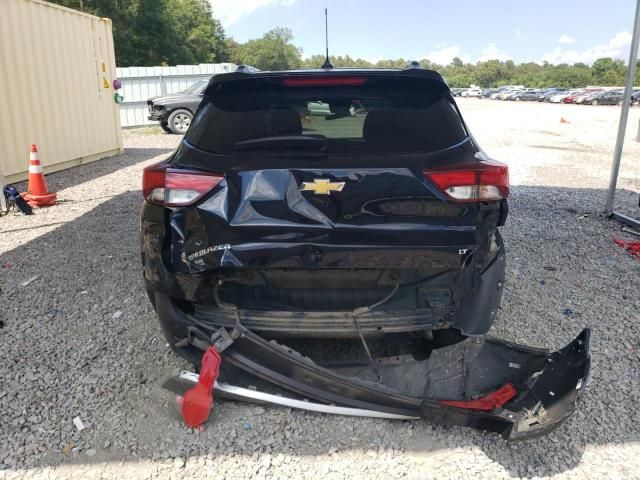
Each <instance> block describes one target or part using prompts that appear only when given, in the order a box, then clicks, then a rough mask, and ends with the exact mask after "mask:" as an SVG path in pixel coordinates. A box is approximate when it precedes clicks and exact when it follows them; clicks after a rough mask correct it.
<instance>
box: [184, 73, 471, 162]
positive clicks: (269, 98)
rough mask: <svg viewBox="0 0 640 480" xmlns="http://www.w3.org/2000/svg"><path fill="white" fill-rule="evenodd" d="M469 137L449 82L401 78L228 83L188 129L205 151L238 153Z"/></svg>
mask: <svg viewBox="0 0 640 480" xmlns="http://www.w3.org/2000/svg"><path fill="white" fill-rule="evenodd" d="M465 137H466V132H465V130H464V127H463V124H462V121H461V119H460V117H459V115H458V113H457V111H456V109H455V107H454V105H453V103H452V102H451V100H450V98H449V96H448V94H447V93H446V89H444V87H442V86H441V85H437V84H434V83H432V82H428V81H424V80H416V79H397V78H394V79H385V78H378V79H372V80H369V81H367V82H365V83H364V84H363V85H354V86H285V85H282V84H281V83H279V81H278V80H266V79H251V80H241V81H237V82H229V83H223V84H221V85H220V86H219V87H218V90H217V92H216V93H215V95H213V96H211V97H205V100H204V102H203V103H202V104H201V106H200V109H199V110H198V113H197V114H196V117H195V119H194V122H193V124H192V125H191V128H190V129H189V132H188V133H187V141H188V142H189V143H191V144H192V145H194V146H196V147H198V148H200V149H202V150H206V151H209V152H216V153H239V154H243V153H244V154H255V153H256V152H259V153H261V154H279V153H285V152H294V153H299V154H316V155H317V154H318V153H322V154H332V155H340V154H377V153H381V154H385V153H409V152H433V151H437V150H442V149H444V148H447V147H450V146H452V145H455V144H457V143H459V142H460V141H462V140H463V139H464V138H465Z"/></svg>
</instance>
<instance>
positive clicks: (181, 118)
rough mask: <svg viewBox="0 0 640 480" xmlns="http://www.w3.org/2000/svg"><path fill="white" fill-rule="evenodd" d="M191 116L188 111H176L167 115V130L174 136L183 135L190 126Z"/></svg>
mask: <svg viewBox="0 0 640 480" xmlns="http://www.w3.org/2000/svg"><path fill="white" fill-rule="evenodd" d="M192 119H193V115H192V114H191V112H190V111H189V110H184V109H178V110H174V111H173V112H171V115H169V121H168V123H169V129H170V130H171V131H172V132H173V133H175V134H176V135H184V134H185V133H187V130H188V129H189V125H191V120H192Z"/></svg>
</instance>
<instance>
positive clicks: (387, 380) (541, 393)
mask: <svg viewBox="0 0 640 480" xmlns="http://www.w3.org/2000/svg"><path fill="white" fill-rule="evenodd" d="M191 334H192V337H191V339H190V340H191V344H192V345H197V346H198V347H199V348H206V346H207V345H208V344H210V343H211V344H214V343H215V342H213V341H212V337H209V336H207V334H205V333H204V332H203V331H201V330H198V329H197V328H192V329H191ZM589 336H590V331H589V329H585V330H583V331H582V332H581V333H580V335H578V337H576V339H575V340H573V341H572V342H571V343H569V344H568V345H567V346H566V347H564V348H562V349H561V350H558V351H555V352H549V351H547V350H544V349H537V348H532V347H527V346H522V345H517V344H514V343H511V342H507V341H504V340H500V339H497V338H492V337H486V338H484V339H479V338H468V339H466V340H464V341H462V342H459V343H457V344H454V345H450V346H447V347H443V348H440V349H436V350H433V351H432V352H431V354H430V355H429V356H428V357H427V358H426V359H424V360H416V359H414V358H412V357H411V356H404V357H403V356H400V357H392V358H378V359H376V361H375V363H374V364H373V365H367V366H359V367H358V366H355V367H354V366H345V367H333V368H331V369H329V368H324V367H322V366H319V365H317V364H316V363H314V362H313V361H312V360H311V359H309V358H307V357H305V356H303V355H301V354H300V353H298V352H296V351H294V350H292V349H290V348H289V347H287V346H284V345H281V344H279V343H276V342H274V341H267V340H265V339H263V338H262V337H260V336H258V335H256V334H254V333H252V332H250V331H248V330H244V329H242V330H241V333H240V336H239V337H238V338H236V339H235V340H234V341H233V343H231V345H230V346H228V347H227V348H225V349H224V351H223V352H222V355H223V365H225V364H226V365H228V366H231V367H232V368H235V369H236V371H238V369H239V371H242V372H243V373H245V374H248V375H247V376H246V378H248V379H249V380H246V378H245V381H246V385H238V386H231V385H227V384H224V383H221V384H217V386H216V387H217V388H216V391H217V394H218V395H220V396H222V397H227V398H232V399H236V400H247V401H253V402H255V401H258V402H263V403H272V404H281V405H287V406H292V407H294V408H296V407H299V406H300V405H299V404H297V403H296V402H299V401H300V400H305V401H306V400H308V399H311V400H313V401H315V402H319V403H311V402H309V403H306V404H305V407H306V408H305V409H307V410H316V411H323V412H329V413H339V414H345V415H359V416H363V415H364V416H367V412H369V414H370V415H369V416H374V417H386V418H405V419H410V418H420V417H422V418H425V419H426V420H428V421H431V422H433V423H438V424H444V425H461V426H468V427H472V428H476V429H479V430H482V431H487V432H495V433H499V434H500V435H502V436H503V437H504V438H506V439H513V440H515V439H525V438H531V437H536V436H539V435H543V434H545V433H548V432H549V431H550V430H552V429H554V428H555V427H557V426H558V425H559V424H560V423H562V421H564V420H565V419H566V418H567V417H568V416H570V415H571V413H573V411H574V410H575V408H576V403H577V401H578V398H579V397H580V395H581V393H582V392H583V390H584V388H585V386H586V383H587V379H588V374H589V365H590V356H589ZM237 378H242V376H240V377H235V376H234V380H236V379H237ZM194 379H195V381H197V375H195V376H194V375H183V376H182V377H181V380H177V379H171V380H169V381H168V382H167V384H166V385H165V386H166V387H167V388H168V389H170V390H172V391H175V392H176V393H183V391H184V389H185V388H187V387H188V386H190V385H192V384H193V383H192V382H193V381H194ZM256 385H262V386H263V387H262V388H264V386H265V385H271V386H274V387H275V388H277V389H278V396H274V395H271V394H268V393H261V392H260V391H258V392H256ZM251 392H253V393H251ZM282 392H285V393H284V394H283V393H282ZM289 397H291V398H289ZM327 405H329V406H334V407H333V410H332V409H331V408H328V407H327Z"/></svg>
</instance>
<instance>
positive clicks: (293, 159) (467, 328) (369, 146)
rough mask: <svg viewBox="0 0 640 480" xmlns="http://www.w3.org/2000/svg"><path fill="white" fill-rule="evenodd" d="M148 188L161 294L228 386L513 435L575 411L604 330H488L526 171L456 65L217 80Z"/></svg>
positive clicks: (179, 340)
mask: <svg viewBox="0 0 640 480" xmlns="http://www.w3.org/2000/svg"><path fill="white" fill-rule="evenodd" d="M143 184H144V185H143V195H144V198H145V202H144V205H143V209H142V221H141V246H142V263H143V271H144V281H145V287H146V290H147V292H148V294H149V297H150V299H151V302H152V304H153V306H154V308H155V310H156V312H157V315H158V318H159V320H160V324H161V326H162V328H163V330H164V332H165V335H166V337H167V339H168V341H169V343H170V345H171V346H172V348H173V349H174V350H175V351H176V352H177V353H178V354H180V355H181V356H183V357H184V358H186V359H187V360H189V361H190V362H191V363H193V365H194V366H195V368H196V369H199V368H200V367H201V361H202V355H203V351H205V350H207V349H208V348H211V346H212V345H213V346H214V347H215V349H216V350H217V351H220V352H221V354H222V360H223V361H222V365H221V371H220V377H219V379H218V382H217V383H216V390H217V391H218V393H219V394H220V395H222V396H227V397H230V398H242V399H250V400H253V401H261V402H266V403H280V404H287V402H289V406H291V405H293V404H295V405H296V406H300V405H298V403H295V402H299V403H304V404H305V405H306V406H305V407H302V408H309V406H310V405H317V408H316V409H317V410H319V411H333V412H334V413H345V414H361V415H371V416H383V417H385V416H386V417H389V418H420V417H423V418H427V419H429V420H430V421H433V422H438V423H445V424H457V425H467V426H471V427H475V428H478V429H481V430H486V431H492V432H498V433H500V434H502V435H503V436H504V437H505V438H525V437H530V436H535V435H539V434H542V433H545V432H547V431H548V430H550V429H551V428H553V427H555V426H556V425H558V424H559V423H560V422H561V421H562V420H564V419H565V418H566V417H567V416H569V415H570V414H571V413H572V412H573V410H574V409H575V405H576V402H577V399H578V397H579V395H580V394H581V392H582V390H583V387H584V385H585V383H586V380H587V376H588V369H589V353H588V344H589V331H588V330H585V331H583V332H582V333H581V334H580V335H579V336H578V337H577V338H576V339H575V340H574V341H573V342H572V343H570V344H569V345H567V346H566V347H565V348H563V349H561V350H559V351H557V352H549V351H547V350H543V349H536V348H531V347H526V346H522V345H516V344H512V343H510V342H507V341H503V340H500V339H496V338H492V337H490V336H487V332H488V330H489V328H490V327H491V324H492V323H493V321H494V319H495V316H496V314H497V311H498V307H499V304H500V299H501V295H502V289H503V284H504V272H505V249H504V244H503V241H502V237H501V235H500V231H499V227H500V226H502V225H503V224H504V222H505V221H506V218H507V213H508V206H507V196H508V194H509V184H508V170H507V167H506V165H504V164H501V163H499V162H497V161H495V160H493V159H491V158H489V157H488V156H487V155H486V154H485V153H484V152H483V151H482V149H481V148H480V147H479V146H478V145H477V143H476V141H475V140H474V139H473V137H472V136H471V135H470V133H469V131H468V129H467V127H466V125H465V123H464V121H463V119H462V116H461V114H460V112H459V110H458V108H457V106H456V104H455V102H454V100H453V98H452V97H451V94H450V91H449V88H448V86H447V84H446V82H445V81H444V80H443V78H442V77H441V76H440V75H439V74H438V73H436V72H434V71H430V70H424V69H421V68H408V69H406V70H397V69H389V70H347V69H344V70H343V69H335V70H334V69H324V70H309V71H284V72H259V71H254V70H251V71H249V69H241V71H238V72H235V73H230V74H223V75H217V76H215V77H214V78H213V79H212V80H211V81H210V83H209V85H208V87H207V89H206V91H205V96H204V99H203V101H202V103H201V105H200V107H199V109H198V111H197V113H196V115H195V117H194V120H193V123H192V125H191V127H190V128H189V131H188V132H187V134H186V136H185V138H184V140H183V141H182V143H181V144H180V146H179V148H178V149H177V151H176V152H175V153H174V154H173V155H172V156H171V157H170V158H169V159H167V160H166V161H165V162H163V163H161V164H158V165H154V166H151V167H148V168H147V169H145V171H144V180H143ZM197 378H198V377H197V376H193V375H183V377H182V382H173V384H172V385H173V387H175V388H178V385H179V384H185V385H188V384H190V383H192V382H193V381H196V380H197ZM301 400H310V401H311V402H308V401H305V402H301ZM332 409H333V410H332Z"/></svg>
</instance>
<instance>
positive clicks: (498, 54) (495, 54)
mask: <svg viewBox="0 0 640 480" xmlns="http://www.w3.org/2000/svg"><path fill="white" fill-rule="evenodd" d="M510 58H511V57H510V56H509V55H508V54H506V53H505V52H503V51H502V50H500V49H499V48H498V47H496V44H495V43H490V44H489V45H487V46H486V47H485V48H483V49H482V51H481V52H480V56H479V57H478V61H479V62H486V61H487V60H500V61H502V62H504V61H506V60H509V59H510Z"/></svg>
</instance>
